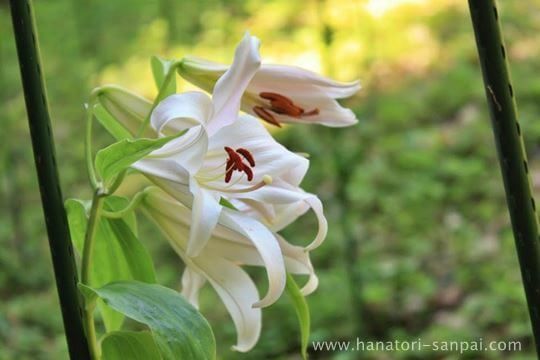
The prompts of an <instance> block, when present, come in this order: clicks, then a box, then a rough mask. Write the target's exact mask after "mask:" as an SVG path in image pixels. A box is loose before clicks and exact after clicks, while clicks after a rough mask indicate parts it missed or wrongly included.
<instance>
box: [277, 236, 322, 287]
mask: <svg viewBox="0 0 540 360" xmlns="http://www.w3.org/2000/svg"><path fill="white" fill-rule="evenodd" d="M277 238H278V240H279V246H280V247H281V251H282V252H283V255H284V256H285V266H286V267H287V272H289V273H291V274H299V275H308V276H309V278H308V281H307V282H306V283H305V284H304V286H303V287H302V289H301V291H302V294H303V295H309V294H311V293H312V292H313V291H315V290H316V289H317V286H318V285H319V278H318V277H317V275H316V274H315V270H314V269H313V265H311V260H310V259H309V252H307V251H305V250H304V249H303V248H301V247H300V246H295V245H291V244H290V243H288V242H287V241H286V240H285V239H284V238H283V237H281V236H280V235H277Z"/></svg>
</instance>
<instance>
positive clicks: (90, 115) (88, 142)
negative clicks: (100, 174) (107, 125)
mask: <svg viewBox="0 0 540 360" xmlns="http://www.w3.org/2000/svg"><path fill="white" fill-rule="evenodd" d="M93 108H94V97H93V96H92V97H91V98H90V101H89V102H88V108H87V109H86V134H85V138H84V155H85V161H86V168H87V171H88V177H89V180H90V184H91V185H92V188H93V189H97V188H98V186H99V183H98V180H97V177H96V170H95V169H94V162H93V161H92V159H93V157H92V121H93V119H94V111H93Z"/></svg>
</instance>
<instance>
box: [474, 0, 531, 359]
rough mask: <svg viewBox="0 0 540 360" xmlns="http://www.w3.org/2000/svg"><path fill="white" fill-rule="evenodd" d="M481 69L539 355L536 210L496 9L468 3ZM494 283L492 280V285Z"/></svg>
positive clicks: (490, 2)
mask: <svg viewBox="0 0 540 360" xmlns="http://www.w3.org/2000/svg"><path fill="white" fill-rule="evenodd" d="M469 8H470V12H471V18H472V23H473V28H474V33H475V36H476V45H477V48H478V55H479V57H480V65H481V67H482V73H483V75H484V85H485V90H486V96H487V102H488V104H489V109H490V114H491V123H492V127H493V133H494V135H495V142H496V145H497V152H498V155H499V164H500V167H501V172H502V175H503V180H504V188H505V191H506V201H507V204H508V210H509V212H510V219H511V221H512V229H513V232H514V239H515V243H516V249H517V254H518V259H519V265H520V268H521V276H522V279H523V287H524V289H525V296H526V298H527V304H528V307H529V315H530V319H531V324H532V330H533V334H534V339H535V343H536V351H537V354H540V347H539V346H540V243H539V238H538V219H537V216H536V206H535V203H534V198H533V197H532V195H531V193H532V192H531V187H530V183H529V175H528V166H527V155H526V154H525V148H524V146H523V141H522V138H521V130H520V127H519V123H518V120H517V110H516V103H515V101H514V92H513V90H512V85H511V82H510V76H509V72H508V67H507V60H506V51H505V48H504V44H503V40H502V36H501V29H500V27H499V19H498V17H499V16H498V12H497V7H496V3H495V1H494V0H469ZM494 280H496V279H494Z"/></svg>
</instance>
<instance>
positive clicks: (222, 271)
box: [194, 256, 262, 352]
mask: <svg viewBox="0 0 540 360" xmlns="http://www.w3.org/2000/svg"><path fill="white" fill-rule="evenodd" d="M194 264H195V265H196V266H197V267H198V268H199V269H204V276H205V277H206V278H207V280H208V281H209V282H210V284H212V286H213V287H214V290H216V292H217V293H218V295H219V297H220V298H221V301H223V304H225V307H226V308H227V310H228V311H229V314H230V315H231V317H232V319H233V322H234V325H235V327H236V332H237V343H236V345H235V346H233V350H236V351H241V352H247V351H249V350H251V349H252V348H253V346H255V344H256V343H257V340H258V339H259V336H260V333H261V323H262V320H261V317H262V316H261V309H259V308H254V307H252V304H253V303H254V302H255V301H257V299H258V298H259V294H258V292H257V288H256V287H255V284H254V283H253V281H252V280H251V278H250V277H249V276H248V274H246V272H245V271H244V270H242V269H241V268H240V267H239V266H237V265H234V264H233V263H232V262H229V261H227V260H224V259H222V258H219V257H213V256H212V257H210V256H200V257H198V258H196V261H194Z"/></svg>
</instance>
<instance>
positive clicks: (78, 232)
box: [64, 199, 88, 254]
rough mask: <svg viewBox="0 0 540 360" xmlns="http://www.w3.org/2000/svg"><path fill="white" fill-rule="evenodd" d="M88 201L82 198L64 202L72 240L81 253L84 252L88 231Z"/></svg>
mask: <svg viewBox="0 0 540 360" xmlns="http://www.w3.org/2000/svg"><path fill="white" fill-rule="evenodd" d="M87 203H88V202H85V201H84V200H80V199H68V200H66V203H65V204H64V206H65V208H66V213H67V218H68V224H69V232H70V234H71V241H72V242H73V245H74V246H75V249H76V250H77V251H78V252H79V254H81V253H82V249H83V246H84V234H85V233H86V226H87V223H88V219H87V216H86V207H87Z"/></svg>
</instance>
